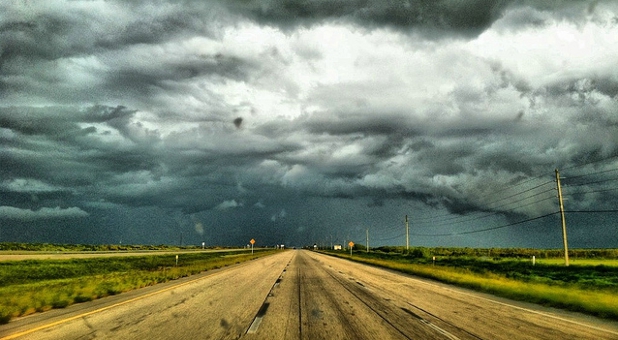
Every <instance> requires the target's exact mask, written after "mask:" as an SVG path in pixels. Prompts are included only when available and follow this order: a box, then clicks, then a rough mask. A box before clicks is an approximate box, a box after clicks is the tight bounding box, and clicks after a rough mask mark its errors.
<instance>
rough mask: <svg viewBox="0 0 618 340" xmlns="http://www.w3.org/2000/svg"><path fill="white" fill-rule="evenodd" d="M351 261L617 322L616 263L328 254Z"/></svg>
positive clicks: (599, 260)
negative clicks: (567, 265)
mask: <svg viewBox="0 0 618 340" xmlns="http://www.w3.org/2000/svg"><path fill="white" fill-rule="evenodd" d="M327 253H328V254H331V255H335V256H338V257H343V258H347V259H350V260H353V261H357V262H362V263H367V264H372V265H376V266H380V267H384V268H390V269H394V270H398V271H401V272H404V273H408V274H413V275H417V276H421V277H425V278H430V279H434V280H437V281H440V282H444V283H448V284H453V285H457V286H460V287H465V288H470V289H474V290H478V291H482V292H486V293H490V294H494V295H497V296H502V297H506V298H511V299H515V300H520V301H527V302H532V303H538V304H542V305H545V306H551V307H556V308H562V309H567V310H571V311H577V312H582V313H586V314H590V315H595V316H599V317H603V318H608V319H613V320H618V260H616V259H599V258H596V259H574V260H573V261H571V265H570V266H569V267H566V266H565V265H564V259H559V258H554V259H552V258H544V259H541V260H540V261H539V260H537V261H536V264H535V265H534V266H533V265H532V262H531V261H530V260H528V259H523V258H522V257H518V258H502V257H500V258H489V257H486V256H480V257H475V256H470V255H465V256H437V257H436V260H435V262H434V261H433V256H421V255H419V253H416V254H401V253H383V252H370V253H365V252H362V251H358V252H354V253H353V256H350V254H349V253H348V252H335V251H329V252H327Z"/></svg>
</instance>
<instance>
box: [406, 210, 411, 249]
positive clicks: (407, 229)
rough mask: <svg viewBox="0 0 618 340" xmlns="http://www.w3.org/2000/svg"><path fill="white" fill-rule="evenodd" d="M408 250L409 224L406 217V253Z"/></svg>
mask: <svg viewBox="0 0 618 340" xmlns="http://www.w3.org/2000/svg"><path fill="white" fill-rule="evenodd" d="M409 250H410V224H409V223H408V215H406V251H409Z"/></svg>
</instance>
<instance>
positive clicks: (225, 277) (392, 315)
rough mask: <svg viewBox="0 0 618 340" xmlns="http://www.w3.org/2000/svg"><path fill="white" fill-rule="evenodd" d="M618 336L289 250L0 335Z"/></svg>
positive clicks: (541, 311) (614, 328)
mask: <svg viewBox="0 0 618 340" xmlns="http://www.w3.org/2000/svg"><path fill="white" fill-rule="evenodd" d="M239 338H241V339H508V340H517V339H618V324H617V323H615V322H610V321H605V320H600V319H596V318H592V317H587V316H583V315H579V314H576V313H566V312H562V311H559V310H554V309H547V308H543V307H539V306H535V305H532V304H523V303H517V302H512V301H508V300H504V299H498V298H495V297H492V296H489V295H484V294H478V293H474V292H471V291H468V290H465V289H459V288H454V287H452V286H448V285H443V284H438V283H435V282H431V281H428V280H421V279H418V278H415V277H412V276H409V275H402V274H400V273H396V272H393V271H389V270H384V269H380V268H376V267H371V266H366V265H362V264H358V263H354V262H350V261H346V260H342V259H338V258H334V257H330V256H326V255H322V254H318V253H315V252H311V251H306V250H288V251H281V252H280V253H278V254H276V255H273V256H267V257H264V258H260V259H257V260H253V261H249V262H245V263H241V264H238V265H235V266H232V267H228V268H224V269H221V270H216V271H209V272H205V273H203V274H199V275H195V276H192V277H189V278H185V279H182V280H177V281H173V282H168V283H165V284H159V285H156V286H154V287H149V288H144V289H140V290H137V291H133V292H129V293H124V294H120V295H116V296H112V297H109V298H104V299H101V300H96V301H92V302H87V303H82V304H76V305H73V306H70V307H68V308H65V309H58V310H52V311H49V312H45V313H40V314H35V315H31V316H28V317H24V318H19V319H16V320H14V321H12V322H10V323H9V324H8V325H2V326H0V339H37V340H39V339H239Z"/></svg>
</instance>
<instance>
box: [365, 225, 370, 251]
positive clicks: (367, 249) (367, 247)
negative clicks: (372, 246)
mask: <svg viewBox="0 0 618 340" xmlns="http://www.w3.org/2000/svg"><path fill="white" fill-rule="evenodd" d="M366 238H367V244H366V247H365V250H366V251H367V253H368V252H369V228H367V233H366Z"/></svg>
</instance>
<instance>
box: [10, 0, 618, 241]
mask: <svg viewBox="0 0 618 340" xmlns="http://www.w3.org/2000/svg"><path fill="white" fill-rule="evenodd" d="M0 11H2V13H5V15H3V17H2V18H0V98H1V101H0V102H1V103H2V104H0V143H1V144H2V152H0V164H2V166H0V192H1V196H0V197H1V198H0V205H1V206H3V210H2V211H3V212H4V213H3V214H2V215H0V219H2V220H3V221H4V220H6V221H7V222H6V223H7V224H6V225H7V226H8V227H7V230H6V231H4V232H3V235H4V237H6V238H9V239H20V240H21V239H22V238H20V237H21V236H19V233H18V232H17V230H18V229H19V228H22V227H23V226H24V225H26V224H23V223H27V222H29V221H30V222H31V221H33V220H36V221H41V222H43V221H44V216H48V215H49V217H50V223H51V224H53V223H55V222H54V220H57V218H55V217H53V216H52V215H53V213H55V214H57V215H62V214H65V215H67V216H68V215H72V216H75V217H77V219H74V220H72V222H71V224H72V227H71V228H74V229H75V230H84V229H86V228H88V227H89V226H93V225H96V226H99V228H100V229H101V230H107V229H109V230H117V229H122V230H125V231H124V232H126V233H127V235H132V236H131V237H134V242H137V243H141V242H153V243H166V242H176V240H177V235H176V234H177V233H178V232H179V229H180V231H181V232H182V231H183V230H184V229H187V230H186V231H184V232H186V234H199V235H196V237H197V236H199V237H202V233H200V232H199V231H198V229H199V228H197V224H196V223H197V222H195V221H197V220H199V221H204V224H205V225H208V226H209V229H211V228H212V230H213V232H212V235H210V236H209V237H212V238H213V239H211V240H208V243H209V244H213V243H214V242H215V241H217V242H220V243H222V244H236V243H238V244H244V243H245V242H246V238H247V237H249V239H250V238H255V237H258V236H256V235H259V236H262V237H263V238H264V239H266V240H267V241H266V242H269V243H273V244H275V243H287V244H289V243H290V242H298V243H302V242H307V243H309V244H313V243H315V242H317V240H318V239H321V240H322V241H323V240H325V239H327V238H329V237H331V236H332V237H337V235H339V237H350V238H354V237H356V236H355V235H356V234H355V233H358V232H360V231H362V230H364V229H363V228H362V227H357V226H354V227H351V226H350V224H354V225H361V224H362V225H366V226H372V228H374V229H375V230H376V237H377V238H380V239H381V240H382V242H384V243H389V242H393V243H397V242H401V239H400V238H398V237H399V236H400V234H401V233H400V230H398V229H397V228H395V225H400V224H401V220H402V216H404V215H406V214H410V215H413V213H412V211H410V210H411V209H414V210H415V213H414V215H418V216H420V219H419V220H417V221H416V222H417V227H418V228H419V234H428V235H429V234H445V233H457V232H461V231H466V230H475V228H476V229H483V228H484V227H485V223H486V224H487V225H491V226H502V225H506V224H509V223H511V222H513V221H522V220H525V219H533V218H536V217H538V216H543V215H546V214H550V213H553V212H555V211H556V209H557V205H556V200H555V192H554V189H553V186H554V185H555V184H554V183H553V177H552V176H553V171H554V169H555V168H559V169H565V172H566V173H565V175H566V176H567V178H566V179H565V186H566V188H565V192H567V193H569V194H570V195H571V197H570V198H569V199H570V200H569V203H568V204H569V209H570V210H585V209H588V210H590V208H591V207H597V208H596V209H597V210H603V209H605V210H612V209H616V207H615V206H614V205H612V204H613V203H612V202H615V199H616V198H617V197H616V191H615V190H613V189H615V187H616V182H615V180H616V178H615V177H616V173H613V172H612V169H615V167H616V164H617V163H616V157H617V156H618V142H617V141H618V133H617V131H618V129H616V127H617V126H618V116H617V115H616V112H617V108H618V107H617V106H618V105H617V103H618V71H616V68H615V65H616V61H617V60H616V56H617V55H618V34H617V33H618V19H617V18H618V14H617V13H618V6H617V5H616V4H615V3H614V2H611V1H595V2H573V3H570V2H569V3H553V2H552V3H550V4H545V3H539V2H527V1H524V2H521V1H518V2H514V1H497V2H492V5H490V6H488V5H487V3H486V2H485V1H466V2H463V3H462V2H459V1H447V0H444V1H430V2H412V1H410V2H408V1H395V2H383V1H355V0H338V1H311V2H307V1H278V0H272V1H258V2H245V1H187V2H183V3H182V4H176V3H173V2H165V1H164V2H161V3H158V4H157V5H153V4H152V3H150V2H147V1H134V2H130V3H127V2H122V1H91V2H86V3H74V2H66V1H60V0H59V1H51V2H50V1H33V2H28V3H26V2H19V1H10V2H6V3H3V4H1V5H0ZM569 176H570V177H573V176H576V177H577V176H584V177H580V178H582V179H583V180H581V181H580V182H571V183H569V180H568V177H569ZM585 176H588V177H585ZM598 181H604V182H598ZM598 183H602V184H598ZM569 185H571V187H569ZM57 207H64V208H63V209H61V208H57ZM232 208H233V209H234V212H235V213H234V214H229V211H228V210H229V209H232ZM58 209H60V210H58ZM367 210H368V211H370V212H367ZM145 211H148V213H147V214H148V216H149V217H147V216H145V215H144V212H145ZM487 214H489V215H488V216H489V217H487V219H485V220H483V219H482V220H481V221H478V220H474V218H477V217H480V216H485V215H487ZM442 215H444V216H446V217H440V216H442ZM20 216H21V218H20ZM33 216H37V217H36V219H35V218H34V217H33ZM153 216H156V217H153ZM170 216H174V217H172V218H170ZM178 216H182V217H178ZM432 216H433V217H432ZM597 216H598V218H599V222H598V225H606V224H607V223H605V222H603V220H606V219H607V215H603V214H600V215H597ZM151 218H152V219H156V222H153V221H152V220H151ZM450 218H452V220H449V219H450ZM443 220H445V221H443ZM20 221H21V222H23V223H21V222H20ZM183 221H184V222H183ZM541 222H542V223H540V224H539V226H537V227H532V226H531V227H530V229H533V230H535V232H538V233H539V235H545V231H546V227H545V226H546V225H550V224H552V223H553V221H551V218H550V220H542V221H541ZM201 223H202V222H200V224H201ZM27 225H28V226H29V227H30V228H32V230H31V233H30V234H29V235H31V238H32V239H34V240H37V241H48V240H46V239H43V238H44V237H47V236H44V235H42V234H41V236H38V235H39V234H37V229H36V228H38V226H37V224H36V223H30V224H27ZM192 227H194V228H192ZM123 228H124V229H123ZM350 228H352V230H350ZM359 228H360V229H359ZM544 228H545V229H544ZM192 229H193V230H192ZM357 229H358V230H357ZM201 230H203V228H202V229H201ZM498 230H501V231H502V230H503V229H498ZM509 230H510V229H508V228H507V229H506V230H504V232H502V233H500V232H492V233H478V234H474V235H473V236H474V237H478V238H479V239H480V240H481V241H478V242H477V240H476V239H469V240H464V241H462V240H461V239H456V238H442V239H440V238H426V239H422V240H419V242H424V243H423V244H428V245H431V244H451V245H463V246H470V245H472V246H477V245H481V246H493V245H496V244H498V245H515V246H537V245H538V246H541V245H542V246H554V245H555V243H553V242H554V241H553V240H554V238H553V237H552V236H547V237H545V238H543V237H538V235H537V236H517V237H516V238H515V239H513V236H512V235H511V234H509V233H508V232H509ZM603 230H606V231H607V230H608V229H603ZM73 234H74V235H77V234H79V233H73ZM326 234H329V235H327V236H325V235H326ZM330 234H333V235H330ZM349 234H351V235H349ZM359 235H363V234H362V232H361V233H360V234H359ZM602 235H605V234H603V233H600V236H599V242H597V243H595V242H593V241H590V242H589V240H586V242H588V243H586V244H597V245H596V246H600V245H602V244H604V243H603V240H602V238H603V236H602ZM62 237H63V236H62V235H60V234H59V236H58V238H57V239H55V240H54V241H62ZM582 237H583V236H582ZM256 239H257V238H256ZM361 239H362V237H361ZM537 240H542V241H538V242H537ZM0 241H1V240H0ZM26 241H27V240H26ZM112 241H113V242H116V241H115V240H102V239H96V240H87V239H85V240H83V241H80V242H112ZM199 241H200V242H201V241H202V240H201V239H200V240H199ZM125 242H126V240H125ZM377 242H378V243H379V242H380V241H377ZM462 242H463V243H462ZM477 243H478V244H477ZM581 243H584V241H583V240H582V241H581Z"/></svg>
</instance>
